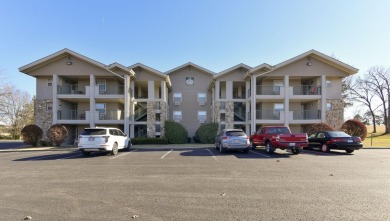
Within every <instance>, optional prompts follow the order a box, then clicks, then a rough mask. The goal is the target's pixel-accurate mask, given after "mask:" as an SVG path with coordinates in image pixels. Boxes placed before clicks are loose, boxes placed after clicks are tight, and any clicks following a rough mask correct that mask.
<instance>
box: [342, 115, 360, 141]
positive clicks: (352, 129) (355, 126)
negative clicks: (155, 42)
mask: <svg viewBox="0 0 390 221" xmlns="http://www.w3.org/2000/svg"><path fill="white" fill-rule="evenodd" d="M340 130H342V131H344V132H345V133H347V134H349V135H351V136H357V137H360V139H362V140H364V139H365V138H366V137H367V127H366V125H364V124H363V123H362V122H360V121H359V120H356V119H353V120H347V121H345V122H344V123H343V125H341V128H340Z"/></svg>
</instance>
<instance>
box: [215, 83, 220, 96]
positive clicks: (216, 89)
mask: <svg viewBox="0 0 390 221" xmlns="http://www.w3.org/2000/svg"><path fill="white" fill-rule="evenodd" d="M220 91H221V88H220V81H216V82H215V101H219V99H220V96H219V93H220Z"/></svg>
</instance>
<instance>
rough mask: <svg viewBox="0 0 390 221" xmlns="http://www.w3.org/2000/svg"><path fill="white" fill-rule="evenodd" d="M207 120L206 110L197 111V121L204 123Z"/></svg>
mask: <svg viewBox="0 0 390 221" xmlns="http://www.w3.org/2000/svg"><path fill="white" fill-rule="evenodd" d="M206 120H207V111H198V121H199V122H200V123H204V122H206Z"/></svg>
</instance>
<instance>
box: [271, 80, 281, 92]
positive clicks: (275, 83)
mask: <svg viewBox="0 0 390 221" xmlns="http://www.w3.org/2000/svg"><path fill="white" fill-rule="evenodd" d="M283 86H284V82H283V80H274V82H273V88H272V91H273V92H274V94H277V92H279V93H280V90H281V88H282V87H283ZM277 87H279V91H277V90H276V88H277Z"/></svg>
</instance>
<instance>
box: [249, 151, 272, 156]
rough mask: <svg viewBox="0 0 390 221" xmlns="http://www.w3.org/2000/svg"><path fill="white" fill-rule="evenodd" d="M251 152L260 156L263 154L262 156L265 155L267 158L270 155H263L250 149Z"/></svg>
mask: <svg viewBox="0 0 390 221" xmlns="http://www.w3.org/2000/svg"><path fill="white" fill-rule="evenodd" d="M250 152H251V153H255V154H257V155H260V156H263V157H267V158H270V156H267V155H264V154H261V153H258V152H255V151H252V150H250Z"/></svg>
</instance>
